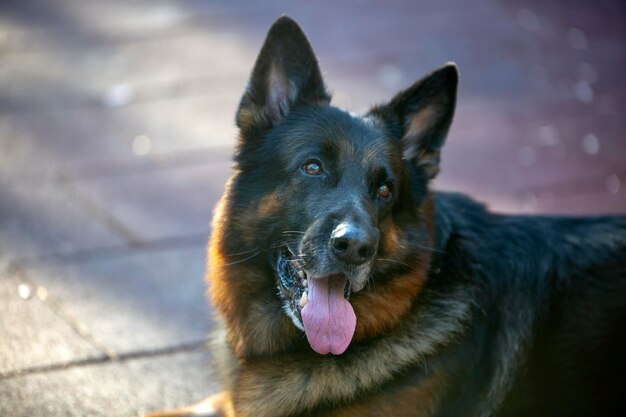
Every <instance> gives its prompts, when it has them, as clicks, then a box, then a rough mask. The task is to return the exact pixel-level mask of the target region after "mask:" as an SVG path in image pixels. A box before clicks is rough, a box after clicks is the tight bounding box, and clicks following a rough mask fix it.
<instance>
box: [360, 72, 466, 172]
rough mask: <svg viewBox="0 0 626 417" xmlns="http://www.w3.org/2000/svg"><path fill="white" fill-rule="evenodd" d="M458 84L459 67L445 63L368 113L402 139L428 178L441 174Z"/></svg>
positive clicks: (408, 154) (407, 155) (406, 152)
mask: <svg viewBox="0 0 626 417" xmlns="http://www.w3.org/2000/svg"><path fill="white" fill-rule="evenodd" d="M458 82H459V72H458V70H457V67H456V65H455V64H452V63H449V64H446V65H444V66H443V67H441V68H439V69H437V70H435V71H433V72H432V73H430V74H429V75H427V76H425V77H424V78H422V79H420V80H419V81H417V82H416V83H415V84H413V85H412V86H411V87H410V88H408V89H407V90H404V91H402V92H400V93H399V94H398V95H396V96H395V97H394V98H393V99H392V100H391V102H389V103H388V104H386V105H383V106H377V107H374V108H373V109H372V110H371V111H370V112H369V115H370V116H374V117H377V118H380V119H382V120H383V122H384V123H385V124H386V125H387V127H388V129H389V130H390V132H391V133H392V134H393V135H394V136H397V137H401V138H402V146H403V152H404V157H405V158H406V159H407V160H409V161H412V162H413V163H415V164H416V165H417V166H418V167H420V168H421V169H422V170H423V171H424V173H425V174H426V175H427V176H428V177H429V178H433V177H435V175H437V173H438V172H439V155H440V150H441V147H442V146H443V144H444V142H445V139H446V135H447V134H448V129H449V128H450V124H451V123H452V117H453V116H454V107H455V104H456V89H457V85H458Z"/></svg>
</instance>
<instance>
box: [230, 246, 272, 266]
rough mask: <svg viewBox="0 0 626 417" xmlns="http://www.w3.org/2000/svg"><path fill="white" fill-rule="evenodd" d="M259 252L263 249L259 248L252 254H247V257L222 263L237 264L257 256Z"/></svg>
mask: <svg viewBox="0 0 626 417" xmlns="http://www.w3.org/2000/svg"><path fill="white" fill-rule="evenodd" d="M261 252H263V250H261V249H259V250H258V251H257V252H255V253H254V254H252V255H250V256H248V257H247V258H244V259H240V260H238V261H233V262H229V263H226V264H224V266H233V265H237V264H239V263H242V262H246V261H249V260H250V259H252V258H254V257H255V256H258V255H259V254H260V253H261Z"/></svg>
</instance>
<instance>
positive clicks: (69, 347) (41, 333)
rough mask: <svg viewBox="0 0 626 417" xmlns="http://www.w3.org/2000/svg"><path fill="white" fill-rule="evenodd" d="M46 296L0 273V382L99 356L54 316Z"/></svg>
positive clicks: (13, 276)
mask: <svg viewBox="0 0 626 417" xmlns="http://www.w3.org/2000/svg"><path fill="white" fill-rule="evenodd" d="M49 296H52V295H51V294H48V293H47V291H45V290H42V289H38V287H37V286H34V285H32V283H31V281H29V280H28V279H24V278H23V277H22V275H21V274H18V273H16V272H14V271H13V272H12V271H4V272H0V300H2V301H1V302H0V317H1V318H2V319H1V320H0V379H2V378H3V377H5V376H7V375H13V374H16V373H19V372H20V371H24V370H28V369H36V368H45V367H48V366H52V365H59V366H63V365H64V364H67V363H70V362H73V361H81V360H87V359H90V358H98V357H102V356H103V352H101V351H99V350H98V349H97V348H96V347H94V346H93V345H92V344H91V343H89V342H88V341H87V340H86V339H84V338H83V337H82V336H81V335H80V334H79V333H78V332H77V329H76V328H74V327H72V326H71V325H70V324H68V322H67V321H65V320H64V319H63V318H61V317H59V316H58V315H57V314H56V313H55V310H54V308H52V307H51V306H50V305H49V304H48V303H47V302H46V301H45V300H46V299H47V298H48V297H49ZM42 298H43V300H42ZM1 386H3V382H0V387H1ZM0 397H2V396H0ZM0 402H2V401H1V400H0ZM0 408H1V406H0ZM0 415H11V414H5V413H2V412H0Z"/></svg>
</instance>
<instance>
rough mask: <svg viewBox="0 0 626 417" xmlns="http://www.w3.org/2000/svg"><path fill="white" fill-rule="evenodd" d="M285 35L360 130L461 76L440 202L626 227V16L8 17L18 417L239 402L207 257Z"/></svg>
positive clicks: (9, 209)
mask: <svg viewBox="0 0 626 417" xmlns="http://www.w3.org/2000/svg"><path fill="white" fill-rule="evenodd" d="M282 14H289V15H290V16H292V17H294V18H295V19H296V20H297V21H299V23H300V24H301V25H302V27H303V28H304V30H305V32H306V33H307V34H308V36H309V38H310V40H311V42H312V44H313V46H314V48H315V50H316V52H317V54H318V57H319V60H320V64H321V67H322V70H323V72H324V75H325V78H326V82H327V85H328V87H329V88H330V90H331V91H332V92H333V95H334V102H335V104H337V105H339V106H342V107H345V108H348V109H350V110H352V111H355V112H363V111H365V110H367V109H368V108H369V107H370V106H371V105H372V104H375V103H380V102H382V101H385V100H387V99H389V98H390V97H391V96H392V95H393V94H394V93H395V92H396V91H398V90H400V89H402V88H405V87H407V86H409V85H410V84H411V83H412V82H413V81H414V80H416V79H417V78H419V77H421V76H422V75H424V74H425V73H426V72H428V71H431V70H432V69H434V68H436V67H438V66H440V65H442V64H444V63H446V62H447V61H455V62H456V63H457V64H458V66H459V68H460V71H461V75H462V76H461V84H460V90H459V98H458V108H457V113H456V118H455V121H454V124H453V127H452V129H451V131H450V135H449V137H448V142H447V145H446V147H445V148H444V152H443V162H442V173H441V174H440V176H439V177H438V178H437V180H436V181H435V185H436V187H437V188H439V189H444V190H456V191H462V192H466V193H469V194H471V195H473V196H474V197H475V198H477V199H480V200H482V201H484V202H486V203H487V204H489V206H490V207H491V208H493V209H494V210H498V211H505V212H513V213H565V214H573V215H577V214H591V213H626V137H625V134H624V132H625V130H626V120H625V111H626V83H625V82H624V81H625V76H626V52H625V49H624V45H625V41H626V3H625V2H624V1H623V0H616V1H611V0H596V1H587V0H569V1H565V0H563V1H540V0H509V1H505V0H500V1H498V0H475V1H468V0H450V1H445V2H444V1H436V0H425V1H409V0H388V1H373V0H371V1H368V0H348V1H343V2H336V1H330V0H319V1H315V2H313V1H308V2H307V1H303V0H292V1H278V0H264V1H253V0H249V1H217V0H180V1H175V0H107V1H97V0H38V1H37V0H3V1H2V2H0V415H2V416H15V417H21V416H47V417H53V416H107V417H114V416H129V415H133V414H137V413H142V412H144V411H146V410H150V409H155V408H162V407H171V406H178V405H183V404H185V403H189V402H192V401H196V400H199V399H201V398H203V396H204V395H205V394H208V393H210V392H213V391H216V390H217V389H218V386H217V384H216V381H215V378H214V373H213V369H212V366H211V359H210V357H209V354H208V353H207V351H206V349H205V347H204V342H205V340H206V335H207V333H208V332H209V330H210V329H211V327H212V324H211V323H212V313H211V310H210V308H209V307H208V306H207V305H206V303H205V302H204V284H203V275H204V262H205V257H204V256H205V255H204V250H205V245H206V239H207V236H208V234H209V232H210V227H209V221H210V217H211V210H212V207H213V205H214V204H215V202H216V200H217V199H218V197H219V195H220V194H221V192H222V190H223V184H224V182H225V180H226V178H227V176H228V173H229V168H230V159H231V154H232V148H233V145H234V139H235V135H236V130H235V127H234V121H233V120H234V116H233V115H234V110H235V108H236V105H237V103H238V101H239V98H240V96H241V94H242V92H243V88H244V86H245V83H246V79H247V77H248V74H249V71H250V70H251V68H252V65H253V63H254V59H255V57H256V54H257V52H258V50H259V48H260V46H261V43H262V42H263V38H264V35H265V33H266V31H267V29H268V28H269V26H270V25H271V23H272V22H273V21H274V20H275V19H276V18H277V17H279V16H280V15H282Z"/></svg>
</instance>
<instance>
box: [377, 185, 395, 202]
mask: <svg viewBox="0 0 626 417" xmlns="http://www.w3.org/2000/svg"><path fill="white" fill-rule="evenodd" d="M376 193H377V194H378V196H379V197H380V198H382V199H383V200H385V201H389V199H391V184H389V183H388V182H386V183H384V184H381V185H380V186H379V187H378V189H377V190H376Z"/></svg>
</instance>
